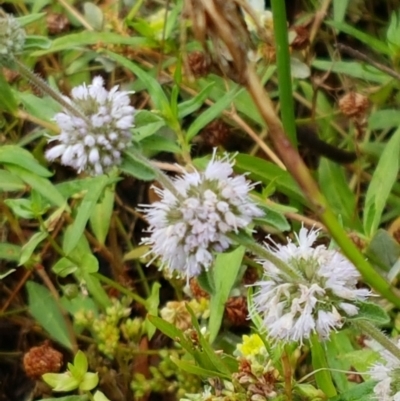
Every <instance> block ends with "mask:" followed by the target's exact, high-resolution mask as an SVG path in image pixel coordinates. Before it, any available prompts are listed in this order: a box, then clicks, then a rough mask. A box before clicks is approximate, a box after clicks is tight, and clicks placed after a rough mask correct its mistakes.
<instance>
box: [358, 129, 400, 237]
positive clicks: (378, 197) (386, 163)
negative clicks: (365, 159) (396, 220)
mask: <svg viewBox="0 0 400 401" xmlns="http://www.w3.org/2000/svg"><path fill="white" fill-rule="evenodd" d="M399 155H400V128H398V129H397V130H396V131H395V133H394V134H393V136H392V137H391V138H390V140H389V141H388V143H387V145H386V147H385V150H384V151H383V153H382V156H381V157H380V159H379V162H378V165H377V166H376V169H375V171H374V173H373V175H372V179H371V182H370V184H369V186H368V190H367V194H366V197H365V207H364V216H363V217H364V221H363V224H364V230H365V234H366V235H368V236H370V237H372V235H373V234H374V233H375V232H376V230H377V229H378V226H379V224H380V220H381V217H382V213H383V210H384V208H385V207H386V201H387V199H388V197H389V195H390V192H391V190H392V187H393V184H394V183H395V182H396V180H397V173H398V171H399Z"/></svg>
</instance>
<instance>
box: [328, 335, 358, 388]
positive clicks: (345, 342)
mask: <svg viewBox="0 0 400 401" xmlns="http://www.w3.org/2000/svg"><path fill="white" fill-rule="evenodd" d="M325 348H326V357H327V359H328V365H329V367H330V368H331V369H332V377H333V380H334V382H335V384H336V388H337V390H338V392H339V393H342V392H343V391H346V390H348V389H349V387H350V383H349V380H348V378H347V375H346V374H345V373H344V372H346V371H350V369H351V367H352V366H353V364H352V363H351V362H350V361H349V360H347V359H345V356H346V355H347V354H348V353H350V352H353V351H354V347H353V345H352V343H351V341H350V336H349V332H348V331H345V330H341V331H338V332H333V333H332V334H331V336H330V338H329V341H326V343H325Z"/></svg>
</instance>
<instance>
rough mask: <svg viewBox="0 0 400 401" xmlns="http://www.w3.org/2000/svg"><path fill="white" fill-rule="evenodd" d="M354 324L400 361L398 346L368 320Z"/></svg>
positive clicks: (356, 321)
mask: <svg viewBox="0 0 400 401" xmlns="http://www.w3.org/2000/svg"><path fill="white" fill-rule="evenodd" d="M352 324H353V325H354V326H356V327H357V328H358V329H359V330H360V332H361V333H365V334H367V335H368V336H369V337H371V338H372V339H374V340H375V341H377V342H378V343H379V344H380V345H382V346H383V347H384V348H385V349H387V350H388V351H389V352H390V353H391V354H392V355H394V356H395V357H396V358H397V359H399V360H400V349H399V347H397V345H396V344H395V343H394V342H393V341H391V340H390V339H389V338H388V337H386V336H385V334H383V333H382V332H381V331H380V330H379V329H378V328H376V327H375V326H374V325H373V324H372V323H370V322H369V321H367V320H355V321H352Z"/></svg>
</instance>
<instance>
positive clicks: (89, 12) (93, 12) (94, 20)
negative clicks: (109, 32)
mask: <svg viewBox="0 0 400 401" xmlns="http://www.w3.org/2000/svg"><path fill="white" fill-rule="evenodd" d="M83 12H84V16H85V18H86V20H87V21H88V22H89V24H90V25H91V26H92V27H93V28H94V29H95V30H96V31H101V30H102V29H103V24H104V15H103V12H102V10H101V8H100V7H97V6H96V5H95V4H93V3H90V2H88V1H86V2H85V3H83Z"/></svg>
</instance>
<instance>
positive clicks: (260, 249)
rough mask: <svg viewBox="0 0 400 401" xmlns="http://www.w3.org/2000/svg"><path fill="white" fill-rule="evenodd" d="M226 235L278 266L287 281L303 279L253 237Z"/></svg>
mask: <svg viewBox="0 0 400 401" xmlns="http://www.w3.org/2000/svg"><path fill="white" fill-rule="evenodd" d="M227 236H228V237H229V238H231V239H232V240H234V241H235V242H236V243H238V244H240V245H243V246H245V247H246V248H247V250H249V251H251V252H252V253H254V254H255V255H257V256H259V257H261V258H264V259H266V260H268V261H269V262H271V263H273V264H274V265H275V266H276V267H278V268H279V270H281V271H282V272H283V273H284V274H286V276H287V277H288V280H289V281H295V282H299V281H300V282H301V281H303V280H304V279H303V278H302V277H301V275H300V274H298V273H297V272H296V271H295V270H294V269H292V268H291V267H290V266H289V265H288V264H286V263H285V262H283V261H282V260H281V259H279V258H278V257H277V256H275V255H274V254H273V253H272V252H270V251H269V250H268V249H266V248H265V247H264V246H262V245H260V244H258V243H257V242H255V241H254V239H253V238H251V237H248V236H244V235H240V234H228V235H227Z"/></svg>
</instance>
